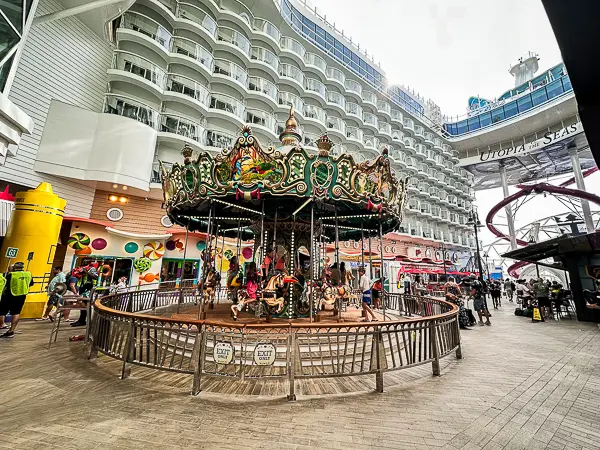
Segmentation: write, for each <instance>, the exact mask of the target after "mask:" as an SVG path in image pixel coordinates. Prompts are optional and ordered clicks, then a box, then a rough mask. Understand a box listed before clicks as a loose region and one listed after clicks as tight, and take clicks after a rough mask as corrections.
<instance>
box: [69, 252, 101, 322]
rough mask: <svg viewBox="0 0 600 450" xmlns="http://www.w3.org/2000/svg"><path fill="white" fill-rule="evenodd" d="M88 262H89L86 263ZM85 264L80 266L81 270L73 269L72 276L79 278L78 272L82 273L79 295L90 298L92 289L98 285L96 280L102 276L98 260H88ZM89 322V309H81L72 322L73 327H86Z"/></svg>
mask: <svg viewBox="0 0 600 450" xmlns="http://www.w3.org/2000/svg"><path fill="white" fill-rule="evenodd" d="M86 263H87V264H86ZM84 264H85V265H84V266H83V267H81V268H80V270H79V271H73V272H72V274H71V275H72V276H75V277H76V278H77V274H80V276H79V281H78V283H77V284H78V286H79V287H78V295H79V296H81V297H86V298H90V296H91V293H92V289H93V288H94V286H95V285H96V281H97V280H98V277H99V276H100V274H99V272H98V267H99V266H100V264H98V262H97V261H93V260H87V261H85V262H84ZM73 274H75V275H73ZM86 323H87V310H85V309H84V310H81V311H80V312H79V318H78V319H77V320H76V321H75V322H73V323H71V326H72V327H85V325H86Z"/></svg>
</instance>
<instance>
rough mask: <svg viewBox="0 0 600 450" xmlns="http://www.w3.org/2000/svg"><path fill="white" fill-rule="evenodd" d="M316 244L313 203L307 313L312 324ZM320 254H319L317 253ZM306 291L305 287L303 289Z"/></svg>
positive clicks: (311, 208)
mask: <svg viewBox="0 0 600 450" xmlns="http://www.w3.org/2000/svg"><path fill="white" fill-rule="evenodd" d="M316 247H317V245H316V243H315V204H314V203H313V204H312V205H311V206H310V278H309V284H308V286H310V298H309V302H310V303H309V310H310V311H309V313H310V321H311V323H312V321H313V305H314V304H315V286H314V279H315V275H316V274H315V260H316V259H317V258H315V250H316ZM319 253H320V252H319ZM305 289H306V287H305Z"/></svg>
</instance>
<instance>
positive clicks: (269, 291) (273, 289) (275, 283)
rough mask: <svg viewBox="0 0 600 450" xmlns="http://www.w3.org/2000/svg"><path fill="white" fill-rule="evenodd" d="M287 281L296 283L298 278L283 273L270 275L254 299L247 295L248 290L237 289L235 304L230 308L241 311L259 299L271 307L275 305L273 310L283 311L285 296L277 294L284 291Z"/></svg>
mask: <svg viewBox="0 0 600 450" xmlns="http://www.w3.org/2000/svg"><path fill="white" fill-rule="evenodd" d="M289 283H298V279H297V278H296V277H291V276H287V275H284V274H277V275H273V276H271V278H269V281H267V284H266V286H265V288H264V289H263V290H262V291H258V292H257V293H256V294H257V295H256V299H251V298H250V297H249V296H248V291H246V289H243V288H242V289H239V290H238V303H237V305H233V306H232V308H237V309H238V311H242V310H243V309H244V307H245V306H247V305H249V304H250V303H255V302H257V301H261V302H265V303H266V304H267V305H268V306H269V307H271V308H272V307H277V309H276V310H275V312H276V313H280V312H281V311H283V305H284V304H285V298H284V297H283V296H281V295H278V294H279V292H280V290H282V289H283V292H285V291H286V289H285V285H286V284H289Z"/></svg>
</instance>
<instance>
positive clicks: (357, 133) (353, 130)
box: [346, 127, 363, 143]
mask: <svg viewBox="0 0 600 450" xmlns="http://www.w3.org/2000/svg"><path fill="white" fill-rule="evenodd" d="M346 138H348V139H350V140H353V141H358V142H361V143H362V142H363V131H362V130H361V129H360V128H358V127H346Z"/></svg>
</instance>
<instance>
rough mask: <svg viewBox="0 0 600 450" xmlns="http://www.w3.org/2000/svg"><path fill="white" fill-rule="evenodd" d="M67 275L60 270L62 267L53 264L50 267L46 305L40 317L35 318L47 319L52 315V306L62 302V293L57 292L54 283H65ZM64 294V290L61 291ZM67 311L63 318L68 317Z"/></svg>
mask: <svg viewBox="0 0 600 450" xmlns="http://www.w3.org/2000/svg"><path fill="white" fill-rule="evenodd" d="M66 282H67V276H66V274H64V273H63V272H62V267H60V266H55V267H53V268H52V272H50V283H48V289H47V291H46V292H47V294H48V302H47V303H46V307H45V308H44V312H43V313H42V317H41V318H40V319H36V320H48V319H50V318H51V317H53V316H52V308H54V307H58V305H59V304H60V303H61V302H62V294H59V293H58V291H57V290H56V285H57V284H59V283H66ZM63 294H64V291H63ZM67 314H68V311H65V319H66V318H67V317H68V315H67Z"/></svg>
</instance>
